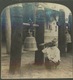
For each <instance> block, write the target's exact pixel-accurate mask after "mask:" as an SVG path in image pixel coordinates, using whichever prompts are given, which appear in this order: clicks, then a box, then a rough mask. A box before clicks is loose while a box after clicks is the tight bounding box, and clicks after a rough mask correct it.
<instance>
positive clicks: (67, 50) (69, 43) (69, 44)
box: [65, 30, 72, 52]
mask: <svg viewBox="0 0 73 80" xmlns="http://www.w3.org/2000/svg"><path fill="white" fill-rule="evenodd" d="M65 36H66V48H65V51H66V52H70V50H71V42H72V41H71V35H70V33H69V31H68V30H66V32H65Z"/></svg>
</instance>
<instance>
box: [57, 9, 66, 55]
mask: <svg viewBox="0 0 73 80" xmlns="http://www.w3.org/2000/svg"><path fill="white" fill-rule="evenodd" d="M58 26H59V27H58V29H59V30H58V47H59V49H60V52H61V56H64V55H65V13H64V11H62V10H61V11H60V12H59V22H58Z"/></svg>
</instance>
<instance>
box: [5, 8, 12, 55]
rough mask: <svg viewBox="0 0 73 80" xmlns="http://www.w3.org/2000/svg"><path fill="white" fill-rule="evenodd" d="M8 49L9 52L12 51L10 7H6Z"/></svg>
mask: <svg viewBox="0 0 73 80" xmlns="http://www.w3.org/2000/svg"><path fill="white" fill-rule="evenodd" d="M5 12H6V49H7V53H8V54H9V53H10V47H11V19H10V9H9V7H7V8H6V11H5Z"/></svg>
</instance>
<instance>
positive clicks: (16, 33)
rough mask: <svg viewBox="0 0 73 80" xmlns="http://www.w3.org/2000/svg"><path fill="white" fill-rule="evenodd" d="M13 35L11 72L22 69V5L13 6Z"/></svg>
mask: <svg viewBox="0 0 73 80" xmlns="http://www.w3.org/2000/svg"><path fill="white" fill-rule="evenodd" d="M11 24H12V35H11V53H10V73H15V72H16V71H17V72H19V71H20V67H21V50H22V27H23V26H22V24H23V18H22V7H21V6H19V5H17V6H14V7H13V8H12V14H11Z"/></svg>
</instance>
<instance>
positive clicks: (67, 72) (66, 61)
mask: <svg viewBox="0 0 73 80" xmlns="http://www.w3.org/2000/svg"><path fill="white" fill-rule="evenodd" d="M34 58H35V53H34V52H33V53H30V52H22V58H21V59H22V60H21V73H19V74H18V73H16V74H14V75H12V74H9V63H10V62H9V61H10V56H9V55H8V54H6V49H5V48H2V53H1V78H2V79H28V78H32V79H36V78H38V79H40V78H43V79H44V78H73V66H72V63H73V62H72V60H73V59H72V55H71V54H67V56H66V57H61V63H60V65H59V66H58V68H57V69H53V70H48V69H46V68H45V66H44V65H41V66H37V65H33V63H34Z"/></svg>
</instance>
